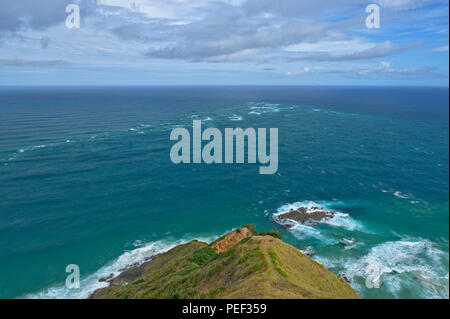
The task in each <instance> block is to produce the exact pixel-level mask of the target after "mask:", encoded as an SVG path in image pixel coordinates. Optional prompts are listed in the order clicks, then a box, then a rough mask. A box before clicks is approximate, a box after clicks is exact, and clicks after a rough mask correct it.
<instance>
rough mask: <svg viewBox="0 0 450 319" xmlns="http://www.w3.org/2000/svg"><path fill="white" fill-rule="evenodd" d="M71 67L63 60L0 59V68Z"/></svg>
mask: <svg viewBox="0 0 450 319" xmlns="http://www.w3.org/2000/svg"><path fill="white" fill-rule="evenodd" d="M68 65H71V63H70V62H68V61H64V60H19V59H0V66H3V67H62V66H68Z"/></svg>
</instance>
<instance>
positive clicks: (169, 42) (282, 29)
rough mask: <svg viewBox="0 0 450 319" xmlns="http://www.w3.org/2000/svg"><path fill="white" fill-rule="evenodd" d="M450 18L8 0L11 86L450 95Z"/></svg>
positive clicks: (238, 3) (328, 2) (213, 1)
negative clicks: (432, 91) (435, 90)
mask: <svg viewBox="0 0 450 319" xmlns="http://www.w3.org/2000/svg"><path fill="white" fill-rule="evenodd" d="M69 4H76V5H78V7H79V8H80V19H81V20H80V28H68V27H67V26H66V19H67V17H68V16H69V15H70V13H67V12H66V7H67V5H69ZM370 4H376V5H378V6H379V8H380V27H379V28H368V27H367V25H366V19H367V17H368V16H369V14H370V13H367V12H366V7H367V6H368V5H370ZM448 12H449V4H448V0H367V1H361V0H0V85H383V86H391V85H400V86H446V87H448V83H449V82H448V81H449V80H448V73H449V64H448V59H449V33H448V32H449V31H448V29H449V22H448Z"/></svg>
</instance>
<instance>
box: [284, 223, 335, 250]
mask: <svg viewBox="0 0 450 319" xmlns="http://www.w3.org/2000/svg"><path fill="white" fill-rule="evenodd" d="M289 231H291V232H292V234H293V235H294V236H295V237H296V238H298V239H301V240H304V239H308V238H316V239H318V240H320V241H321V242H323V243H326V244H329V245H331V244H336V243H337V242H338V241H337V240H336V239H332V238H329V237H327V236H325V235H323V234H322V233H321V232H320V230H318V229H317V228H316V227H314V226H310V225H306V224H301V223H297V222H294V223H293V225H292V228H290V229H289Z"/></svg>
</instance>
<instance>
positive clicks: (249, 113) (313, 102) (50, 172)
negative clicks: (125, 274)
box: [0, 86, 449, 298]
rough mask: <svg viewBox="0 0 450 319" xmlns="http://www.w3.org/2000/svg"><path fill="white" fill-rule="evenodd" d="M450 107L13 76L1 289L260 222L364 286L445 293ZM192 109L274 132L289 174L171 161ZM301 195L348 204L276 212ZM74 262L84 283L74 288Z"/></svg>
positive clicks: (388, 292) (0, 211) (432, 91)
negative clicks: (300, 213)
mask: <svg viewBox="0 0 450 319" xmlns="http://www.w3.org/2000/svg"><path fill="white" fill-rule="evenodd" d="M448 105H449V90H448V88H420V87H411V88H408V87H404V88H403V87H397V88H394V87H213V86H211V87H207V86H205V87H197V86H192V87H2V88H0V298H86V297H88V296H89V295H90V294H91V293H92V292H93V291H94V290H96V289H98V288H100V287H103V286H105V283H104V282H99V279H100V278H102V277H104V276H108V275H109V274H111V273H113V274H118V273H119V272H120V271H121V270H123V269H124V268H126V267H128V266H130V265H133V264H135V263H139V262H142V261H144V260H145V259H146V258H148V257H151V256H152V255H154V254H157V253H160V252H163V251H166V250H168V249H170V248H171V247H173V246H175V245H177V244H179V243H183V242H186V241H190V240H193V239H200V240H204V241H211V240H213V239H215V238H217V237H219V236H220V235H222V234H224V233H226V232H227V231H230V230H232V229H233V228H236V227H239V226H243V225H246V224H250V223H254V224H256V226H257V228H258V230H279V231H281V232H282V235H283V239H284V240H285V241H286V242H288V243H290V244H292V245H294V246H295V247H297V248H298V249H300V250H301V251H303V252H306V253H308V254H310V255H311V257H312V258H313V259H315V260H316V261H318V262H320V263H322V264H323V265H325V266H326V267H327V268H329V269H330V270H332V271H333V272H335V273H336V274H338V275H341V276H343V277H344V278H345V279H346V280H348V281H349V282H350V284H351V285H352V287H353V288H355V289H356V290H357V291H358V292H359V293H360V294H361V295H362V296H363V297H365V298H448V297H449V118H448V111H449V108H448ZM194 119H196V120H202V125H203V126H204V127H217V128H219V129H221V130H223V129H224V128H227V127H231V128H235V127H242V128H248V127H253V128H278V130H279V133H278V134H279V168H278V171H277V173H276V174H274V175H260V174H259V165H256V164H234V165H207V164H182V165H175V164H173V163H172V161H171V160H170V149H171V147H172V146H173V144H174V142H173V141H170V139H169V137H170V132H171V130H172V129H174V128H177V127H186V128H189V129H190V128H191V127H192V123H193V120H194ZM300 206H306V207H313V206H321V207H324V208H326V209H330V210H334V211H336V212H338V215H337V217H336V218H334V219H331V220H329V221H326V222H323V223H319V224H317V225H301V224H298V225H296V226H295V227H294V228H292V229H290V230H286V229H284V228H283V227H281V225H279V224H278V223H277V222H276V215H277V214H278V213H280V212H284V211H286V210H289V209H290V208H296V207H300ZM69 264H76V265H78V266H79V267H80V272H81V287H80V289H68V288H66V287H65V285H64V283H65V280H66V276H67V275H68V274H67V273H66V272H65V269H66V266H67V265H69ZM373 267H375V268H376V269H377V271H378V276H379V277H380V278H381V285H380V287H379V288H369V287H368V286H367V285H366V280H367V277H368V276H369V275H370V272H371V271H372V270H373ZM370 269H372V270H370Z"/></svg>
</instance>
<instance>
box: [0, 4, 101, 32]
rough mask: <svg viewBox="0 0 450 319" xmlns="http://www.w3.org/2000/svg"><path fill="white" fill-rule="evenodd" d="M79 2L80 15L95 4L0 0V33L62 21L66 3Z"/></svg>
mask: <svg viewBox="0 0 450 319" xmlns="http://www.w3.org/2000/svg"><path fill="white" fill-rule="evenodd" d="M71 3H76V4H79V6H80V10H81V13H82V14H81V17H84V16H86V15H88V13H90V12H92V11H93V9H94V8H95V6H96V4H95V3H96V1H95V0H11V1H2V4H1V10H0V36H1V34H2V33H3V34H14V33H16V32H18V31H21V30H23V29H26V28H33V29H36V30H41V29H46V28H48V27H50V26H53V25H56V24H58V23H64V21H65V20H66V17H67V13H66V11H65V9H66V7H67V5H68V4H71Z"/></svg>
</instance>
